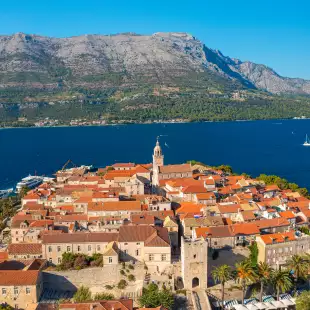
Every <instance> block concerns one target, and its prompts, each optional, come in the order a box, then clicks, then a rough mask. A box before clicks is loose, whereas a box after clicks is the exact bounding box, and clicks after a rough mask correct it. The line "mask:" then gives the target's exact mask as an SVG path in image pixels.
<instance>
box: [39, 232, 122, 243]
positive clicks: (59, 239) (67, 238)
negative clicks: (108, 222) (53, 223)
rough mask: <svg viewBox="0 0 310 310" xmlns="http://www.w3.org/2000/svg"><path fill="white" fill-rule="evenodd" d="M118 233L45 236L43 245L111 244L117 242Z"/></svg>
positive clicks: (78, 233) (79, 233)
mask: <svg viewBox="0 0 310 310" xmlns="http://www.w3.org/2000/svg"><path fill="white" fill-rule="evenodd" d="M117 239H118V233H106V232H94V233H82V232H77V233H68V234H57V235H55V234H53V235H43V236H42V241H43V244H49V243H83V242H111V241H117Z"/></svg>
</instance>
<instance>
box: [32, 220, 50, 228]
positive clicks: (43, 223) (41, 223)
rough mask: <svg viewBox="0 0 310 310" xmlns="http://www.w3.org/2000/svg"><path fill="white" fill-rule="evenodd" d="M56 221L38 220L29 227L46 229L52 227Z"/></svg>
mask: <svg viewBox="0 0 310 310" xmlns="http://www.w3.org/2000/svg"><path fill="white" fill-rule="evenodd" d="M53 224H54V221H53V220H37V221H34V222H32V223H31V224H30V225H29V227H45V226H50V225H53Z"/></svg>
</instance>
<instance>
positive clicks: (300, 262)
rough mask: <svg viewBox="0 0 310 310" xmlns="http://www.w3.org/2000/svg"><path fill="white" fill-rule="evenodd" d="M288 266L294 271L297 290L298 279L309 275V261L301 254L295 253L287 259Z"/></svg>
mask: <svg viewBox="0 0 310 310" xmlns="http://www.w3.org/2000/svg"><path fill="white" fill-rule="evenodd" d="M287 267H289V268H290V269H291V270H293V271H294V282H295V291H296V290H297V282H298V279H300V278H304V277H305V276H307V273H308V271H309V261H308V260H307V258H306V257H303V256H301V255H293V256H292V257H291V258H290V259H289V260H288V261H287Z"/></svg>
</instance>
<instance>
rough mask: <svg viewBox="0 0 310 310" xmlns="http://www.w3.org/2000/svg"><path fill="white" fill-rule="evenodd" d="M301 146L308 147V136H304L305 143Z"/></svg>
mask: <svg viewBox="0 0 310 310" xmlns="http://www.w3.org/2000/svg"><path fill="white" fill-rule="evenodd" d="M303 146H310V141H309V139H308V135H306V141H305V142H304V144H303Z"/></svg>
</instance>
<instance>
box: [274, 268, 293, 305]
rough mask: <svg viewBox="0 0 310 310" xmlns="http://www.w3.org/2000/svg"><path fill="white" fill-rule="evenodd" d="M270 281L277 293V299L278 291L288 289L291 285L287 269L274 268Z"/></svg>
mask: <svg viewBox="0 0 310 310" xmlns="http://www.w3.org/2000/svg"><path fill="white" fill-rule="evenodd" d="M272 283H273V286H274V288H275V291H276V294H277V300H279V297H280V293H284V292H286V291H288V290H289V289H290V288H291V287H292V284H293V283H292V279H291V277H290V274H289V272H288V271H287V270H284V271H282V270H276V271H274V272H273V275H272Z"/></svg>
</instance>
